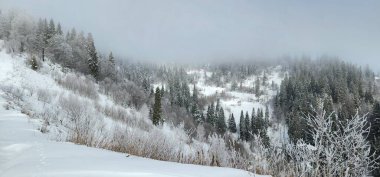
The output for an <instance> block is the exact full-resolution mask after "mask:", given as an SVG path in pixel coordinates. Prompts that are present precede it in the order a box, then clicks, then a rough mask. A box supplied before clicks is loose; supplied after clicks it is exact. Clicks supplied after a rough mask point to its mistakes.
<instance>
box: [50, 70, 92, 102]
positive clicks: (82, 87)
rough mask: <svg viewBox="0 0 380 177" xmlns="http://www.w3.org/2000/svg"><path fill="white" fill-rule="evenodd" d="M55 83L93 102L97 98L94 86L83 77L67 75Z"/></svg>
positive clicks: (89, 80)
mask: <svg viewBox="0 0 380 177" xmlns="http://www.w3.org/2000/svg"><path fill="white" fill-rule="evenodd" d="M57 82H58V83H59V84H60V85H62V86H63V87H65V88H67V89H70V90H73V91H74V92H77V93H79V94H80V95H83V96H85V97H88V98H91V99H95V100H96V99H98V97H99V95H98V92H97V90H96V88H97V87H96V85H95V84H94V82H93V81H92V80H91V79H89V78H87V77H85V76H81V75H79V74H73V73H68V74H67V75H66V76H65V77H63V78H61V79H58V81H57Z"/></svg>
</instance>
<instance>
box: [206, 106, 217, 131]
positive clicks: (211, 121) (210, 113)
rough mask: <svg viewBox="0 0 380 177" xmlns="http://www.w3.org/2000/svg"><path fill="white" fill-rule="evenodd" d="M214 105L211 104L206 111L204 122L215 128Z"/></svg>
mask: <svg viewBox="0 0 380 177" xmlns="http://www.w3.org/2000/svg"><path fill="white" fill-rule="evenodd" d="M214 107H215V106H214V103H211V105H210V106H209V107H208V109H207V115H206V119H207V120H206V121H207V123H209V124H210V125H212V126H215V108H214Z"/></svg>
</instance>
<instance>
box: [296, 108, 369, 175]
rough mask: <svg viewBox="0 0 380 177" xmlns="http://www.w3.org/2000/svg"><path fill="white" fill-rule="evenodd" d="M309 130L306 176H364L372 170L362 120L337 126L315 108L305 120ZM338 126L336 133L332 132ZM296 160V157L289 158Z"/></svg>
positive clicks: (363, 118) (365, 128)
mask: <svg viewBox="0 0 380 177" xmlns="http://www.w3.org/2000/svg"><path fill="white" fill-rule="evenodd" d="M306 121H307V124H308V125H309V126H310V127H311V130H310V133H311V135H312V141H313V146H310V148H308V149H307V150H308V151H309V152H308V153H311V155H309V156H308V158H307V159H305V161H304V163H308V164H310V165H311V167H310V168H308V169H307V171H306V172H307V173H308V174H309V176H328V177H329V176H331V177H332V176H353V177H354V176H368V175H369V173H370V171H371V170H372V169H374V167H375V163H374V158H373V157H374V156H373V154H371V152H370V151H371V150H370V149H371V148H370V144H369V143H368V142H367V141H366V139H365V135H366V134H367V133H368V131H369V128H368V127H367V123H366V117H365V116H359V115H355V116H353V117H352V119H347V120H345V122H337V121H336V120H334V118H333V117H332V116H331V114H330V115H327V114H326V112H325V111H323V110H322V109H320V108H318V110H317V111H315V112H314V113H313V114H310V115H309V116H307V117H306ZM334 126H338V127H339V128H338V129H336V130H335V129H334ZM292 158H295V159H299V158H300V156H299V154H298V155H297V153H296V155H295V156H294V157H292Z"/></svg>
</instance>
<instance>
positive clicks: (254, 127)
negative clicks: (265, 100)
mask: <svg viewBox="0 0 380 177" xmlns="http://www.w3.org/2000/svg"><path fill="white" fill-rule="evenodd" d="M251 131H252V134H254V135H258V133H259V131H258V127H257V120H256V113H255V108H253V109H252V115H251Z"/></svg>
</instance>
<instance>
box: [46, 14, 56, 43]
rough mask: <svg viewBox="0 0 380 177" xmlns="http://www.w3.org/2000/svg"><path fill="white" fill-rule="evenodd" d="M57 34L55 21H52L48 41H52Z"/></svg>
mask: <svg viewBox="0 0 380 177" xmlns="http://www.w3.org/2000/svg"><path fill="white" fill-rule="evenodd" d="M55 34H56V31H55V24H54V21H53V19H50V22H49V27H48V31H47V36H48V39H51V38H52V37H53V36H54V35H55Z"/></svg>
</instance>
